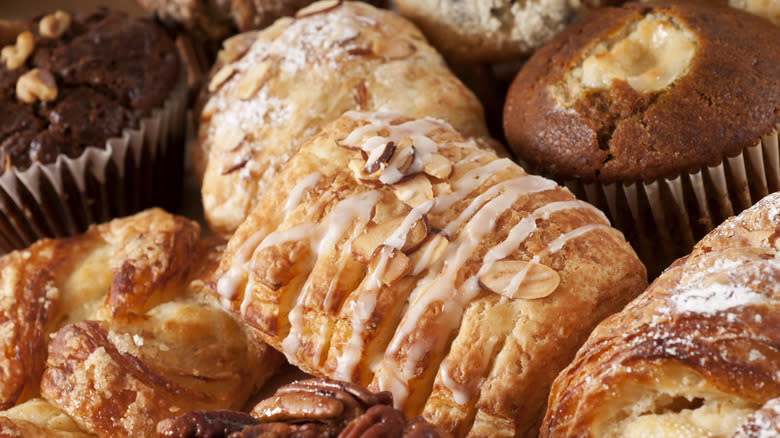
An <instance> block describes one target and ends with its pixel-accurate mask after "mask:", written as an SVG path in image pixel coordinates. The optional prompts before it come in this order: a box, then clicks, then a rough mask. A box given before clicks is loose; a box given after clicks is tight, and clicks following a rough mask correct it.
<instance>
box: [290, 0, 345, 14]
mask: <svg viewBox="0 0 780 438" xmlns="http://www.w3.org/2000/svg"><path fill="white" fill-rule="evenodd" d="M341 2H342V0H325V1H321V2H317V3H312V4H311V5H309V6H306V7H305V8H303V9H301V10H299V11H298V12H296V13H295V18H303V17H309V16H311V15H314V14H320V13H323V12H328V11H330V10H333V9H336V8H337V7H339V6H341Z"/></svg>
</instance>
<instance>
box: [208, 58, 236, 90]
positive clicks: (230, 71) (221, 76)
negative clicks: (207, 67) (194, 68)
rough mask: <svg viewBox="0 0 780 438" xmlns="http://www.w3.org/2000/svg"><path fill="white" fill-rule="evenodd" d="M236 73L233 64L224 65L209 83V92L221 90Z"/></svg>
mask: <svg viewBox="0 0 780 438" xmlns="http://www.w3.org/2000/svg"><path fill="white" fill-rule="evenodd" d="M235 73H236V67H235V66H234V65H233V64H227V65H223V66H222V68H220V69H219V70H218V71H217V72H216V73H214V76H213V77H212V78H211V81H210V82H209V92H210V93H213V92H215V91H217V90H218V89H219V87H220V86H221V85H222V84H224V83H225V81H227V80H228V79H230V77H231V76H233V75H234V74H235Z"/></svg>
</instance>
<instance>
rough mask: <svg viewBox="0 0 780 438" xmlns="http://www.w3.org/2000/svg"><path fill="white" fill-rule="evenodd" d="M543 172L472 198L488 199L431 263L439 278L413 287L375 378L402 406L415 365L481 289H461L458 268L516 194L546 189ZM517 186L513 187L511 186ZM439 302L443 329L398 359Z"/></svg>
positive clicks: (452, 326)
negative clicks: (436, 262)
mask: <svg viewBox="0 0 780 438" xmlns="http://www.w3.org/2000/svg"><path fill="white" fill-rule="evenodd" d="M539 179H540V178H537V177H531V176H525V177H521V178H517V179H515V180H510V181H508V183H510V182H511V183H512V184H505V185H503V187H504V191H503V192H501V193H500V194H496V195H495V197H493V198H492V199H490V200H488V201H486V202H485V200H484V198H482V199H479V200H477V199H476V198H475V199H474V200H473V201H472V204H473V203H475V202H476V203H478V204H479V203H481V204H483V205H482V207H481V208H479V210H478V211H477V212H476V213H475V214H474V216H473V217H472V218H471V219H470V220H469V221H468V222H467V223H466V225H465V227H464V228H463V230H462V231H461V232H460V233H459V234H458V238H457V240H456V242H455V243H454V244H453V245H450V246H449V247H448V248H447V253H446V254H445V256H444V259H443V260H442V262H440V263H441V264H442V267H443V269H442V270H437V269H432V270H431V272H439V271H440V272H441V273H440V274H439V275H437V276H436V277H435V278H433V279H431V278H429V277H430V275H429V276H427V277H426V279H424V280H423V281H421V282H420V283H419V284H418V286H417V287H416V288H415V291H413V292H412V297H411V299H412V300H413V301H412V304H411V305H410V306H409V309H408V310H407V312H406V315H405V316H404V318H403V320H402V321H401V324H400V325H399V327H398V330H397V331H396V333H395V334H394V335H393V338H392V340H391V341H390V344H389V345H388V348H387V350H386V352H385V357H384V360H383V366H382V368H381V369H380V370H378V372H377V374H376V376H375V380H376V382H377V383H378V384H379V387H380V389H381V390H388V391H391V392H392V393H393V399H394V402H395V405H396V406H397V407H400V406H403V405H404V404H405V402H406V398H407V397H408V382H409V380H411V379H412V378H414V374H415V370H416V368H417V364H418V363H419V361H420V359H422V357H423V356H424V355H425V353H426V352H428V351H429V350H430V349H431V347H433V344H434V342H443V341H444V340H445V339H444V338H445V336H442V334H443V333H449V331H451V330H452V329H453V328H454V326H455V325H457V322H458V321H459V319H460V316H461V314H462V312H463V310H464V309H465V306H466V304H468V302H470V301H471V300H472V299H473V298H474V297H475V296H476V294H477V293H478V292H479V286H478V285H477V284H476V282H472V283H474V284H473V285H472V284H464V287H462V288H459V289H457V288H456V287H455V282H456V279H457V276H458V272H459V271H460V269H461V268H462V266H463V264H464V263H466V261H467V260H468V259H469V258H470V257H471V256H472V255H473V252H474V250H475V249H476V248H477V247H478V246H479V243H480V242H481V241H482V238H483V237H484V236H485V235H486V234H487V233H489V232H490V231H491V230H492V229H493V227H494V226H495V222H496V220H497V219H498V217H499V216H500V215H501V214H502V213H503V212H505V211H506V210H508V209H509V208H511V206H512V205H513V204H514V203H515V202H516V201H517V199H518V198H519V197H520V196H521V195H522V194H524V193H525V191H524V190H523V185H525V186H526V187H527V190H529V191H532V190H546V189H545V188H542V187H541V186H542V184H539V182H538V180H539ZM509 188H512V190H509ZM436 302H441V303H444V305H443V306H442V308H441V311H442V313H441V315H440V316H439V318H440V320H438V321H437V322H438V326H439V327H438V329H439V330H438V332H439V333H431V334H430V335H429V336H425V337H424V338H423V339H420V340H418V341H416V342H414V343H411V344H409V345H408V348H407V350H406V355H405V357H404V358H403V360H402V361H401V363H396V362H395V360H394V359H393V356H395V355H396V354H398V352H399V351H400V349H401V346H402V344H403V343H404V342H405V341H407V340H408V339H409V338H410V336H411V334H412V333H413V332H414V330H415V328H416V327H417V326H418V321H419V320H420V318H421V317H422V315H423V313H424V312H425V310H426V309H428V308H429V307H430V306H431V305H432V304H434V303H436Z"/></svg>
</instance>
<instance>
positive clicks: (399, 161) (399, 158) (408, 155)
mask: <svg viewBox="0 0 780 438" xmlns="http://www.w3.org/2000/svg"><path fill="white" fill-rule="evenodd" d="M397 149H398V151H397V152H396V153H395V155H393V159H392V160H390V163H389V164H390V166H392V167H395V168H396V169H398V171H399V172H401V173H403V174H405V173H406V171H407V170H408V169H409V166H411V165H412V163H413V162H414V157H415V153H416V152H417V150H416V149H415V148H414V145H413V144H412V139H411V138H409V137H404V138H402V139H401V140H399V141H398V145H397Z"/></svg>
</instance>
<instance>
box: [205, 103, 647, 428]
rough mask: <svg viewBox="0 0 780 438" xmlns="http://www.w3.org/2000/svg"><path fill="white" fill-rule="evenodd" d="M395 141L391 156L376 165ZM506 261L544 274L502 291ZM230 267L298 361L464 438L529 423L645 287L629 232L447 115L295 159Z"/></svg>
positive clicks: (248, 315) (351, 121) (390, 119)
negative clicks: (456, 126)
mask: <svg viewBox="0 0 780 438" xmlns="http://www.w3.org/2000/svg"><path fill="white" fill-rule="evenodd" d="M405 136H409V138H412V139H414V140H413V141H414V144H415V145H416V146H415V147H416V148H418V149H416V151H418V152H416V154H417V155H415V158H414V160H412V161H411V162H407V161H405V160H404V159H403V157H405V156H406V155H404V151H407V149H405V148H404V145H406V146H408V143H406V141H407V140H405V139H404V137H405ZM388 139H392V140H391V141H393V142H396V143H398V144H399V146H398V147H397V148H396V149H395V152H393V153H392V154H387V153H385V152H383V153H382V154H381V155H382V156H385V159H389V160H390V161H389V163H390V164H384V165H380V166H379V167H380V170H379V171H377V172H373V173H371V172H370V173H366V172H367V171H366V169H365V168H364V167H366V166H368V169H369V170H370V168H371V166H370V164H371V163H372V162H373V161H372V160H374V159H376V158H377V156H379V155H380V152H379V151H380V150H384V149H383V148H384V147H386V146H387V145H388V144H389V143H388ZM370 144H373V145H377V146H378V147H379V149H376V150H374V151H373V152H371V153H368V152H367V151H366V150H361V149H360V148H361V147H368V146H366V145H370ZM338 145H342V146H338ZM425 151H427V152H425ZM426 154H427V155H426ZM391 155H392V157H394V158H388V157H389V156H391ZM418 160H419V161H418ZM399 163H400V164H399ZM410 163H411V164H410ZM423 164H424V165H423ZM434 164H436V165H435V166H434ZM407 165H408V167H407ZM382 166H386V167H382ZM396 166H401V167H400V168H399V167H396ZM403 168H406V169H405V170H404V172H406V173H403V172H401V173H396V170H399V169H403ZM361 169H362V170H361ZM410 169H411V170H410ZM415 169H418V170H416V171H415ZM419 169H423V170H422V171H420V170H419ZM434 175H438V176H434ZM383 181H384V182H383ZM513 229H514V230H515V231H514V233H513V234H512V235H511V237H510V230H513ZM556 239H557V240H556ZM502 242H504V243H503V244H502ZM555 242H557V243H555ZM558 244H560V245H558ZM553 247H555V250H553V249H551V248H553ZM496 248H497V249H496ZM491 249H495V252H494V253H491V255H488V253H489V251H490V250H491ZM501 252H505V253H506V254H505V256H501V255H496V254H498V253H501ZM534 257H536V258H534ZM485 258H487V259H488V260H490V262H485V263H483V260H485ZM532 259H533V260H532ZM499 261H501V262H502V263H504V262H506V263H514V264H515V265H513V266H516V268H515V270H511V269H510V270H509V272H508V273H506V272H505V273H503V274H499V275H496V277H498V278H499V279H501V278H503V279H504V280H507V279H509V278H510V277H511V278H512V279H514V278H515V275H518V274H519V272H520V271H522V268H518V267H517V266H519V265H518V264H520V265H525V263H526V262H531V263H530V264H529V265H528V266H530V267H532V268H534V269H533V270H529V271H523V272H524V273H525V274H527V275H526V276H525V277H522V276H520V277H518V278H517V279H518V280H520V281H519V283H518V286H517V289H512V288H511V287H509V286H507V287H506V288H501V287H498V286H496V285H495V284H496V282H495V281H494V280H496V278H493V277H491V275H492V274H489V273H495V272H496V270H495V269H494V268H496V269H497V267H498V266H504V265H503V264H502V263H498V262H499ZM531 265H532V266H531ZM219 274H220V276H221V277H220V280H219V282H218V287H217V290H218V292H219V293H220V295H221V296H222V297H223V301H224V304H225V305H226V306H228V307H229V308H230V309H231V310H232V311H233V312H234V313H235V314H236V315H239V316H240V317H241V318H242V319H243V320H244V321H245V322H246V323H247V324H248V325H249V326H250V327H251V329H252V332H253V333H255V334H256V335H257V336H258V337H260V338H261V339H263V340H265V341H266V342H268V343H269V344H271V345H273V346H274V347H275V348H277V349H279V350H280V351H283V352H284V353H285V355H286V357H287V358H288V360H289V361H290V362H291V363H293V364H295V365H297V366H299V367H300V368H302V369H303V370H305V371H307V372H309V373H312V374H314V375H320V376H329V377H334V378H338V379H342V380H349V381H353V382H356V383H360V384H363V385H368V387H369V388H370V389H372V390H389V391H391V392H392V393H393V395H394V400H395V404H396V406H397V407H399V408H402V409H403V410H404V411H405V412H406V414H407V415H408V416H414V415H419V414H420V413H422V414H423V415H424V416H425V417H426V418H427V419H428V420H431V421H432V422H433V423H435V424H438V425H440V426H443V427H444V428H445V429H447V430H449V431H450V432H451V433H453V434H454V435H456V436H465V435H467V434H468V435H470V436H503V435H507V436H519V435H523V434H525V433H526V432H528V431H529V430H531V429H532V427H533V426H534V424H535V423H536V422H537V421H539V418H540V417H541V414H542V408H543V405H544V400H545V397H546V394H547V389H548V384H549V382H551V381H552V379H553V378H554V376H555V374H556V372H557V371H558V370H560V369H562V368H563V366H564V365H565V364H566V363H568V361H569V360H570V359H571V357H572V355H573V352H574V350H575V349H576V348H577V346H578V345H579V343H580V342H582V340H584V338H585V336H586V334H587V333H588V332H589V330H590V329H591V327H592V326H593V325H595V323H596V322H597V321H599V320H600V319H601V318H603V317H605V316H606V315H608V314H610V313H611V312H613V311H615V310H617V309H618V308H619V307H620V306H621V305H622V304H623V303H625V302H627V301H628V300H629V299H630V298H631V297H632V296H634V295H635V294H636V293H637V292H638V291H639V290H641V289H642V288H643V287H644V285H645V284H646V280H645V278H646V277H645V271H644V267H643V266H642V265H641V263H640V262H639V261H638V259H637V258H636V256H635V254H634V252H633V251H632V250H631V248H630V247H629V246H628V244H627V243H626V242H625V240H624V239H623V237H622V235H620V233H619V232H617V231H615V230H614V229H612V228H610V227H609V226H608V225H607V223H606V222H605V220H604V219H603V216H602V215H601V213H600V212H598V211H597V210H595V209H593V208H592V207H590V206H589V205H587V204H585V203H582V202H580V201H576V200H574V198H573V196H572V195H571V194H570V193H569V192H568V191H567V190H565V189H562V188H560V187H558V186H557V185H556V184H554V183H553V182H551V181H549V180H546V179H544V178H540V177H536V176H530V175H527V174H526V173H525V172H524V171H523V170H522V169H521V168H520V167H518V166H517V165H515V164H514V163H512V162H511V161H509V160H507V159H499V158H498V157H496V156H495V154H493V153H492V152H488V151H485V150H482V149H479V148H477V147H476V146H475V145H474V143H473V142H469V141H466V140H465V139H464V138H463V137H462V136H460V135H459V134H457V133H456V132H455V131H454V130H453V129H452V128H451V127H450V126H448V125H446V124H445V123H443V122H440V121H437V120H434V119H421V120H410V119H408V118H404V117H401V116H400V115H399V114H398V113H356V112H350V113H347V115H345V116H343V117H341V118H339V119H337V120H336V121H335V122H333V123H332V124H330V125H329V126H328V127H327V128H326V129H325V130H324V131H322V132H321V133H320V134H318V135H317V136H316V137H314V138H313V139H312V140H311V141H310V142H308V143H307V144H306V145H304V146H303V147H302V149H301V150H300V151H299V152H298V153H297V154H296V155H295V156H294V157H293V158H292V159H291V160H290V161H289V162H288V163H287V164H286V166H285V168H284V170H283V171H282V172H281V174H280V175H279V177H278V178H277V179H276V180H275V182H274V183H273V184H272V186H271V188H270V189H269V191H268V192H267V193H266V195H265V196H264V198H263V199H262V200H261V202H260V203H259V204H258V207H257V208H256V209H255V210H254V212H253V213H252V214H251V215H250V216H249V217H248V218H247V220H246V221H245V222H244V223H243V224H242V225H241V227H239V229H238V230H237V231H236V234H235V235H234V236H233V238H231V240H230V242H229V244H228V248H227V250H226V253H225V256H224V258H223V260H222V263H221V267H220V270H219ZM490 287H493V288H495V289H499V290H500V292H493V291H492V290H493V289H490ZM515 293H516V294H519V295H515ZM534 293H538V294H539V297H538V298H536V299H529V298H523V297H522V296H529V295H531V294H534ZM524 294H525V295H524Z"/></svg>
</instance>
